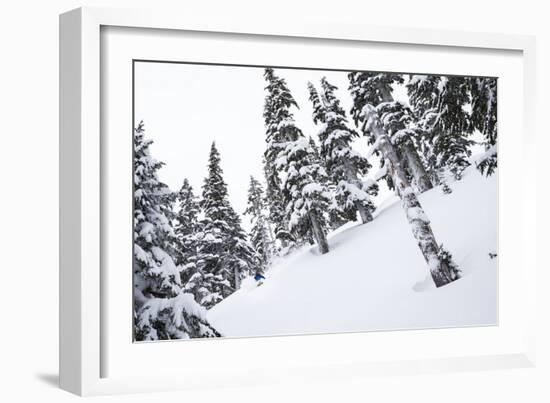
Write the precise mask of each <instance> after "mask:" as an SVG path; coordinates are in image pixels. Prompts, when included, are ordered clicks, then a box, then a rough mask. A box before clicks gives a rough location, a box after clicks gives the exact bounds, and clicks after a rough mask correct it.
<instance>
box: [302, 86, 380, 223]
mask: <svg viewBox="0 0 550 403" xmlns="http://www.w3.org/2000/svg"><path fill="white" fill-rule="evenodd" d="M308 87H309V92H310V100H311V101H312V103H313V109H314V115H313V120H314V122H315V123H317V122H318V123H321V124H322V127H321V130H320V132H319V140H320V142H321V148H320V155H321V158H322V159H323V160H324V162H325V167H326V168H327V172H328V175H329V177H330V179H331V181H332V182H334V183H335V184H336V192H335V197H336V202H337V205H338V206H339V207H340V210H341V211H342V215H343V216H344V217H345V218H347V219H348V220H355V219H356V215H357V212H358V213H359V216H360V217H361V221H362V222H363V223H366V222H369V221H372V211H373V210H374V204H373V202H372V200H371V195H376V193H377V190H378V187H377V186H376V185H374V186H366V185H365V184H364V183H362V181H361V179H360V178H361V177H364V176H365V175H366V174H367V172H368V169H369V168H371V165H370V164H369V162H368V161H367V159H366V158H365V157H363V156H361V155H360V154H359V153H358V152H356V151H355V150H353V149H352V147H351V143H352V141H353V140H354V139H355V138H357V137H358V136H359V135H358V134H357V132H355V131H354V130H352V129H350V128H349V125H348V121H347V118H346V113H345V111H344V110H343V109H342V107H341V106H340V101H339V100H338V99H337V98H336V96H335V94H334V91H335V90H337V87H336V86H334V85H332V84H330V83H329V82H328V81H327V79H326V78H325V77H323V78H322V79H321V88H322V92H321V96H320V97H319V95H318V94H317V90H316V88H315V87H314V86H313V84H311V83H308Z"/></svg>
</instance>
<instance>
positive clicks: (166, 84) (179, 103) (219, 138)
mask: <svg viewBox="0 0 550 403" xmlns="http://www.w3.org/2000/svg"><path fill="white" fill-rule="evenodd" d="M275 71H276V74H277V75H279V76H281V77H283V78H284V79H285V80H286V81H287V84H288V86H289V88H290V91H291V92H292V95H293V96H294V98H295V99H296V102H297V103H298V105H299V107H300V110H295V111H294V116H295V119H296V123H297V125H298V126H299V127H300V128H301V129H302V131H303V132H304V134H305V135H306V136H309V135H311V136H313V137H314V138H316V137H317V132H318V129H317V128H316V127H315V125H314V124H313V121H312V107H311V104H310V102H309V99H308V98H309V93H308V90H307V82H308V81H311V82H313V83H314V84H315V85H316V86H317V87H318V86H319V80H320V79H321V77H323V76H326V77H327V79H328V81H329V82H331V83H332V84H334V85H336V86H338V88H339V90H338V91H337V92H336V95H337V96H338V97H339V99H340V100H341V103H342V106H343V107H344V109H345V110H346V111H347V112H349V110H350V107H351V98H350V96H349V93H348V91H347V88H348V80H347V73H345V72H334V71H315V70H295V69H275ZM264 87H265V81H264V78H263V68H258V67H239V66H211V65H194V64H176V63H151V62H136V64H135V119H136V121H137V122H139V121H140V120H143V121H144V123H145V135H146V137H147V138H150V139H152V140H153V141H154V144H153V145H152V146H151V153H152V155H153V157H154V158H156V159H157V160H160V161H163V162H164V163H165V164H166V165H165V166H164V167H163V168H162V169H161V170H160V171H159V177H160V179H161V180H162V181H163V182H164V183H166V184H167V185H168V186H169V187H170V188H171V189H172V190H177V189H179V188H180V186H181V184H182V182H183V179H184V178H188V180H189V181H190V183H191V185H192V186H193V188H194V190H195V194H197V195H200V194H201V187H202V184H203V180H204V177H205V176H206V173H207V169H206V166H207V161H208V154H209V151H210V146H211V144H212V142H213V141H215V142H216V145H217V147H218V150H219V152H220V155H221V166H222V169H223V171H224V178H225V180H226V182H227V184H228V191H229V198H230V201H231V203H232V204H233V207H234V208H235V210H236V211H237V212H238V213H240V214H242V213H243V211H244V210H245V208H246V199H247V190H248V183H249V177H250V175H253V176H255V177H256V178H258V179H260V180H263V176H262V164H261V162H262V155H263V152H264V150H265V129H264V122H263V117H262V113H263V106H264V98H265V91H264ZM395 95H396V98H398V99H399V98H401V100H405V99H403V98H404V97H405V98H406V96H405V95H404V94H399V90H398V93H397V94H395ZM350 123H351V119H350ZM354 147H355V148H356V149H357V150H358V151H361V152H363V153H366V152H367V145H366V143H365V141H364V140H363V139H361V140H358V141H356V143H355V144H354ZM371 163H373V165H374V167H373V169H372V171H371V173H372V174H374V173H375V172H376V171H377V169H378V162H377V161H371ZM386 196H387V193H386ZM243 223H244V224H245V227H247V228H248V227H249V226H248V219H244V220H243Z"/></svg>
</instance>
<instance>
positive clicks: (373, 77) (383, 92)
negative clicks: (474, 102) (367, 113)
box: [354, 72, 433, 192]
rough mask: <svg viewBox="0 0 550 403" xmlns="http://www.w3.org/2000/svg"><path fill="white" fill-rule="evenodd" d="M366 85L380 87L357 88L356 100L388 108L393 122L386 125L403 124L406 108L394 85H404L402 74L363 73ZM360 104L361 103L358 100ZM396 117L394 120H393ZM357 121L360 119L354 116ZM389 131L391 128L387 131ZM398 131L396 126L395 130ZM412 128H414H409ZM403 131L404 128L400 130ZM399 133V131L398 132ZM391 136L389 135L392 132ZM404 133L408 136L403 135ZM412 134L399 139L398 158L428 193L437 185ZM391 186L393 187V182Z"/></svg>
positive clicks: (370, 138)
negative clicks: (403, 114) (368, 89)
mask: <svg viewBox="0 0 550 403" xmlns="http://www.w3.org/2000/svg"><path fill="white" fill-rule="evenodd" d="M362 77H363V82H364V83H369V86H370V87H372V86H374V87H376V89H375V90H374V91H372V92H371V91H363V90H361V89H360V88H358V89H356V91H355V97H356V99H357V100H360V101H361V102H362V103H364V104H369V105H378V106H380V107H381V108H385V109H386V111H387V112H388V113H386V117H387V118H390V121H386V120H384V121H382V122H381V123H382V124H383V125H387V124H388V123H391V124H392V125H395V124H396V123H398V122H399V119H398V118H397V117H398V115H399V114H402V113H403V112H404V111H403V106H402V105H401V104H400V103H399V102H395V101H394V99H393V95H392V85H393V84H395V83H397V84H402V83H403V77H402V76H401V75H400V74H390V73H384V74H378V73H368V72H363V73H362ZM358 102H359V101H358ZM392 109H396V112H397V115H395V114H394V111H392ZM392 117H393V118H392ZM354 119H355V120H356V118H355V117H354ZM386 129H389V127H388V128H386ZM394 129H395V127H394ZM408 129H410V128H408ZM399 130H401V129H399ZM394 131H395V134H397V130H394ZM388 134H389V133H388ZM400 134H405V132H401V133H400ZM411 134H412V133H411V132H408V135H403V136H398V137H397V138H396V140H398V141H396V149H395V152H396V156H397V158H399V159H400V160H401V166H402V167H403V169H404V170H405V173H406V176H407V177H410V178H412V181H413V183H414V184H415V185H416V188H417V189H418V191H419V192H425V191H426V190H428V189H431V188H432V187H433V184H432V182H431V180H430V177H429V175H428V172H427V171H426V168H425V167H424V165H423V163H422V158H421V157H420V155H419V153H418V150H417V149H416V147H415V145H414V143H413V141H412V139H411V136H410V135H411ZM367 137H368V140H369V143H370V144H374V142H375V137H374V136H372V135H371V136H367ZM389 185H390V186H393V184H392V183H391V181H390V183H389ZM398 191H399V190H398Z"/></svg>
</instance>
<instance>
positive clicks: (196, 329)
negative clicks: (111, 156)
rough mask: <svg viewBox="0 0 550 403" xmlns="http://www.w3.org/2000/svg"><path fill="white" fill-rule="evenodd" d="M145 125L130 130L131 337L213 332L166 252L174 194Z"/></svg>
mask: <svg viewBox="0 0 550 403" xmlns="http://www.w3.org/2000/svg"><path fill="white" fill-rule="evenodd" d="M151 143H152V141H151V140H145V139H144V126H143V123H140V124H139V125H138V127H137V128H136V129H135V131H134V263H133V270H134V337H135V339H136V340H137V341H141V340H160V339H175V338H177V339H181V338H189V337H217V336H220V334H219V333H218V332H217V331H216V330H215V329H214V328H213V327H212V326H211V325H210V324H209V323H208V321H207V320H206V314H205V311H204V309H203V308H202V307H200V306H199V305H198V304H197V303H196V302H195V300H194V298H193V295H191V294H188V293H185V292H184V291H183V289H182V282H181V277H180V270H179V269H178V267H177V266H176V264H175V262H174V260H173V259H172V257H171V256H170V255H169V254H168V253H167V252H166V250H167V249H169V248H170V246H171V242H172V238H171V237H173V235H174V231H173V228H172V225H171V222H170V220H169V218H168V217H167V216H170V214H171V207H172V206H171V204H172V194H171V192H170V190H169V189H168V187H167V186H166V185H165V184H163V183H162V182H160V181H159V180H158V177H157V171H158V170H159V169H160V168H161V166H162V163H161V162H158V161H156V160H155V159H153V158H152V157H151V155H150V152H149V146H150V145H151Z"/></svg>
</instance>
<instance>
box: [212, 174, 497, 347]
mask: <svg viewBox="0 0 550 403" xmlns="http://www.w3.org/2000/svg"><path fill="white" fill-rule="evenodd" d="M451 187H452V189H453V193H452V194H449V195H446V194H443V192H442V191H441V189H432V190H430V191H428V192H426V193H424V194H422V195H421V196H420V201H421V203H422V204H423V206H424V208H425V210H426V213H427V214H428V216H429V217H430V219H431V220H432V228H433V230H434V232H435V235H436V238H437V239H438V240H439V241H440V242H443V243H444V246H445V248H446V249H447V250H449V251H450V252H451V253H452V254H453V257H454V260H455V262H456V263H457V264H458V265H459V267H460V269H461V270H462V278H461V279H460V280H458V281H455V282H453V283H451V284H449V285H446V286H444V287H441V288H435V286H434V285H433V282H432V280H431V277H430V276H429V275H428V272H427V267H426V263H425V262H424V260H423V257H422V255H421V253H420V250H419V248H418V246H417V245H416V242H415V240H414V238H413V235H412V233H411V230H410V226H409V224H408V223H407V220H406V217H405V214H404V212H403V209H402V208H401V204H400V202H399V201H398V200H397V199H393V203H385V207H384V208H383V209H381V210H380V211H379V212H377V214H376V215H377V216H376V219H375V220H374V221H373V222H371V223H368V224H365V225H357V224H356V223H351V224H348V225H346V226H345V227H343V228H340V229H339V230H338V231H335V232H334V233H332V234H330V235H329V245H330V248H331V250H330V252H329V253H327V254H325V255H318V253H317V247H316V246H313V247H309V246H308V247H304V248H303V249H302V250H299V251H297V252H296V253H294V254H293V255H292V256H289V257H288V258H286V259H284V260H279V261H278V262H276V263H275V265H274V266H273V267H272V268H271V270H270V271H269V272H268V273H267V275H266V277H267V280H266V281H265V283H264V284H263V285H261V286H260V287H256V285H255V284H254V281H253V280H252V279H246V280H245V281H244V282H243V285H242V288H241V289H240V290H239V291H237V292H236V293H234V294H233V295H231V296H230V297H228V298H227V299H225V300H224V301H222V302H221V303H219V304H218V305H216V306H215V307H213V308H212V309H211V310H210V311H209V313H208V319H209V321H210V322H211V324H212V325H213V326H214V327H215V328H216V329H217V330H219V331H220V332H221V333H222V334H223V335H224V336H227V337H239V336H264V335H287V334H301V333H323V332H355V331H368V330H380V329H384V330H386V329H410V328H424V327H448V326H470V325H491V324H495V323H496V320H497V258H491V257H490V256H489V254H490V253H497V205H496V200H497V175H496V174H495V175H492V176H490V177H489V178H486V177H484V176H481V174H480V173H479V172H478V171H477V170H476V169H475V168H473V167H470V168H469V169H468V170H466V171H465V172H464V177H463V179H462V180H461V181H460V182H455V183H453V184H451Z"/></svg>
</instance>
